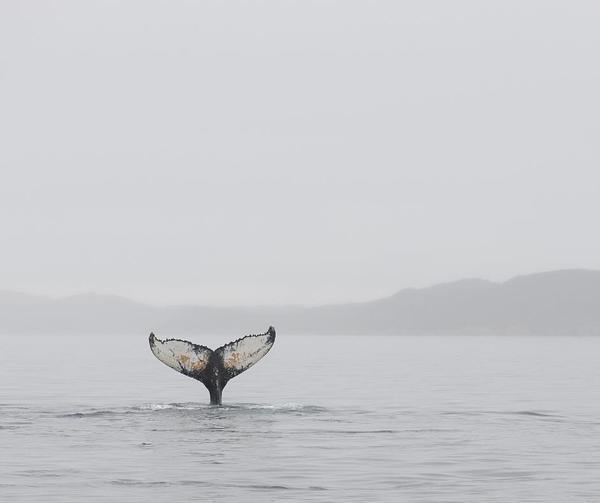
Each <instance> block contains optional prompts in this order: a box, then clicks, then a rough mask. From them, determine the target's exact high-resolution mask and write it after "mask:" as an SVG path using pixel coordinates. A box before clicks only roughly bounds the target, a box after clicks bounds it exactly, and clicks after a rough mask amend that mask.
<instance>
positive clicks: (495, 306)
mask: <svg viewBox="0 0 600 503" xmlns="http://www.w3.org/2000/svg"><path fill="white" fill-rule="evenodd" d="M269 325H274V326H275V327H276V328H277V329H278V330H279V331H280V333H286V332H287V333H318V334H372V333H384V334H399V335H401V334H432V333H437V334H439V333H442V334H453V333H474V334H511V333H514V334H538V335H553V334H567V335H600V271H596V270H588V269H563V270H556V271H547V272H541V273H534V274H527V275H520V276H515V277H513V278H510V279H509V280H507V281H504V282H493V281H489V280H485V279H479V278H467V279H461V280H456V281H451V282H445V283H439V284H435V285H431V286H428V287H425V288H405V289H402V290H399V291H397V292H396V293H394V294H392V295H390V296H388V297H384V298H379V299H374V300H371V301H366V302H354V303H347V304H329V305H323V306H313V307H303V306H285V307H278V306H271V307H270V306H260V307H210V306H199V305H189V304H188V305H179V306H153V305H149V304H144V303H141V302H137V301H135V300H131V299H128V298H126V297H122V296H118V295H104V294H95V293H85V294H79V295H71V296H68V297H61V298H52V297H45V296H40V295H30V294H25V293H21V292H11V291H8V290H0V333H11V334H12V333H64V332H66V333H81V334H88V333H90V334H91V333H127V332H134V333H146V332H148V333H149V332H150V331H152V330H154V331H155V332H157V333H164V334H166V335H170V334H177V335H181V334H207V333H214V334H219V333H226V334H230V335H235V334H243V333H245V332H248V333H250V332H251V331H253V330H254V331H255V330H260V329H262V328H264V327H266V326H269Z"/></svg>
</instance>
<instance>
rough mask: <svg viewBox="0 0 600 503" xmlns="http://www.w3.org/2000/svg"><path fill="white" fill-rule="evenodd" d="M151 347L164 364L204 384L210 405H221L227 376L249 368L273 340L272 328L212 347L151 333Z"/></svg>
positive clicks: (264, 353) (270, 345) (268, 347)
mask: <svg viewBox="0 0 600 503" xmlns="http://www.w3.org/2000/svg"><path fill="white" fill-rule="evenodd" d="M149 341H150V349H151V350H152V353H154V356H156V358H158V359H159V360H160V361H161V362H163V363H164V364H165V365H168V366H169V367H171V368H172V369H175V370H177V372H181V373H182V374H184V375H186V376H188V377H192V378H194V379H196V380H198V381H200V382H202V383H203V384H204V386H206V387H207V389H208V391H209V393H210V403H211V405H221V394H222V393H223V388H224V387H225V385H226V384H227V381H229V379H232V378H234V377H235V376H236V375H238V374H241V373H242V372H244V370H247V369H249V368H250V367H252V365H254V364H255V363H256V362H257V361H258V360H260V359H261V358H262V357H263V356H265V355H266V354H267V353H268V352H269V350H270V349H271V347H272V346H273V344H274V343H275V329H274V328H273V327H269V330H267V331H266V332H265V333H264V334H258V335H247V336H246V337H242V338H241V339H237V340H236V341H233V342H230V343H229V344H225V345H224V346H221V347H220V348H217V349H215V350H214V351H213V350H212V349H210V348H207V347H206V346H199V345H198V344H193V343H191V342H188V341H182V340H181V339H165V340H164V341H161V340H160V339H159V338H158V337H156V336H155V335H154V334H153V333H151V334H150V338H149Z"/></svg>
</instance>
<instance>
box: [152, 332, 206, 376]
mask: <svg viewBox="0 0 600 503" xmlns="http://www.w3.org/2000/svg"><path fill="white" fill-rule="evenodd" d="M150 349H152V353H154V356H156V358H158V359H159V360H160V361H161V362H163V363H164V364H165V365H168V366H169V367H171V368H172V369H175V370H177V371H178V372H182V373H189V374H193V373H196V372H202V371H203V370H204V369H205V368H206V366H207V365H208V360H209V358H210V355H211V353H212V351H211V350H210V349H208V348H207V347H205V346H198V345H197V344H192V343H191V342H187V341H182V340H179V339H167V340H165V341H161V340H160V339H158V338H157V337H156V336H154V334H152V335H151V336H150Z"/></svg>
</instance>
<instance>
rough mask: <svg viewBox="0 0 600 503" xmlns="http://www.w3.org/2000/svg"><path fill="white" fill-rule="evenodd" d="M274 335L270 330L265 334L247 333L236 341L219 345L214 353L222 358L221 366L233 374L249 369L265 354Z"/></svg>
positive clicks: (270, 345)
mask: <svg viewBox="0 0 600 503" xmlns="http://www.w3.org/2000/svg"><path fill="white" fill-rule="evenodd" d="M274 342H275V337H274V335H273V333H271V332H270V331H269V332H267V333H266V334H260V335H249V336H247V337H244V338H242V339H238V340H237V341H234V342H230V343H229V344H226V345H225V346H221V347H220V348H219V349H217V350H216V353H217V354H219V356H220V357H221V358H222V359H223V367H224V368H225V369H226V370H228V371H229V372H230V374H231V375H232V377H233V376H236V375H237V374H240V373H241V372H243V371H244V370H247V369H249V368H250V367H252V365H254V364H255V363H256V362H257V361H258V360H260V359H261V358H262V357H263V356H265V355H266V354H267V353H268V352H269V350H270V349H271V347H272V346H273V343H274Z"/></svg>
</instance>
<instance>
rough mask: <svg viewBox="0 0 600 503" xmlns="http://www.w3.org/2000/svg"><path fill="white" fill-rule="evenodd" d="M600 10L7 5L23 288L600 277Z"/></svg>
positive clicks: (343, 298) (5, 278) (227, 296)
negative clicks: (552, 273)
mask: <svg viewBox="0 0 600 503" xmlns="http://www.w3.org/2000/svg"><path fill="white" fill-rule="evenodd" d="M599 14H600V5H599V4H596V3H590V2H570V3H568V4H567V3H562V2H542V1H532V2H516V1H508V2H507V1H504V2H491V3H490V2H487V3H480V2H474V1H458V2H450V3H448V2H434V3H416V2H415V3H411V2H391V1H389V2H386V1H379V2H357V1H348V0H346V1H344V2H341V1H333V0H332V1H326V2H312V1H307V2H275V1H264V2H239V1H232V2H227V3H214V2H213V3H210V2H209V3H206V2H204V3H198V4H194V3H189V2H182V1H174V2H169V3H168V4H166V3H161V2H156V1H145V2H141V1H137V0H134V1H132V2H127V3H113V2H99V3H98V2H93V3H81V2H75V1H66V0H59V1H57V2H51V3H48V2H41V1H33V2H28V3H21V2H14V1H6V2H2V4H1V5H0V41H1V42H2V43H1V44H0V63H1V65H0V87H1V89H2V91H3V92H2V93H0V106H1V108H2V117H1V118H0V134H2V137H3V139H4V142H3V148H2V149H1V150H0V210H1V211H0V229H1V230H0V236H1V238H2V242H3V246H2V253H1V255H0V256H1V258H2V260H0V276H1V277H2V284H1V285H0V287H1V288H3V289H8V290H18V291H25V292H38V293H41V294H50V295H53V296H60V295H68V294H75V293H81V292H88V291H93V292H98V293H110V294H116V295H122V296H125V297H129V298H133V299H136V300H139V301H143V302H153V303H158V304H182V303H194V304H211V305H256V304H258V305H265V304H309V305H315V304H323V303H331V302H348V301H360V300H370V299H374V298H379V297H385V296H386V295H390V294H392V293H394V292H395V291H398V290H400V289H403V288H406V287H424V286H427V285H431V284H436V283H441V282H447V281H452V280H455V279H459V278H470V277H481V278H485V279H489V280H493V281H503V280H505V279H508V278H510V277H512V276H516V275H519V274H527V273H530V272H535V271H545V270H555V269H565V268H586V269H600V236H598V233H596V232H594V229H595V224H596V215H598V214H599V213H600V197H598V196H599V194H598V188H599V184H600V172H599V171H598V165H599V161H600V153H599V149H598V146H597V141H596V139H597V137H598V133H599V131H598V124H597V119H596V118H597V117H598V115H599V112H600V96H599V94H598V92H597V90H598V89H599V88H600V73H598V71H597V69H596V65H594V64H593V61H595V60H596V56H597V54H596V53H597V50H596V48H597V47H598V46H599V45H600V32H599V31H598V29H597V25H598V19H599Z"/></svg>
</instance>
